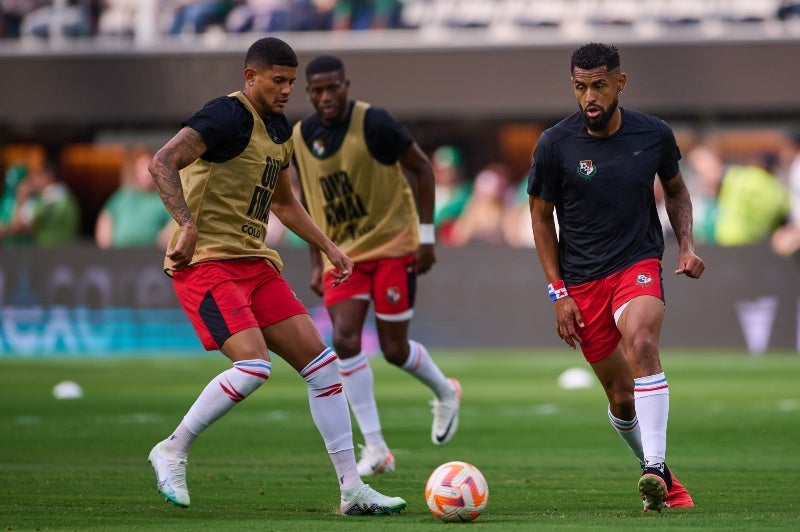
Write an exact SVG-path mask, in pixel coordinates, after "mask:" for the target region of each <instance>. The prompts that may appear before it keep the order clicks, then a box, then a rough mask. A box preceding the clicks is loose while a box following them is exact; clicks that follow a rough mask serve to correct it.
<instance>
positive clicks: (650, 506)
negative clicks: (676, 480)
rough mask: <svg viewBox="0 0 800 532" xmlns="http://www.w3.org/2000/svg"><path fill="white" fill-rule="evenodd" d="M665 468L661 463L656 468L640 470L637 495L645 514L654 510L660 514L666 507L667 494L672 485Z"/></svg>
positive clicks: (649, 467) (648, 467) (650, 467)
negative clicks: (639, 495)
mask: <svg viewBox="0 0 800 532" xmlns="http://www.w3.org/2000/svg"><path fill="white" fill-rule="evenodd" d="M666 467H667V466H666V465H664V464H663V463H662V464H660V465H659V466H658V467H652V466H647V467H644V468H643V469H642V476H641V477H640V478H639V493H640V494H641V495H642V505H643V507H644V511H645V512H647V511H649V510H655V511H657V512H659V513H660V512H661V510H662V509H663V508H664V507H665V506H666V502H667V493H668V492H669V489H670V487H671V484H672V479H671V478H669V476H668V475H669V472H668V470H666ZM665 470H666V471H665Z"/></svg>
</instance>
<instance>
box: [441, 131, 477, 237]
mask: <svg viewBox="0 0 800 532" xmlns="http://www.w3.org/2000/svg"><path fill="white" fill-rule="evenodd" d="M431 162H433V172H434V174H435V175H436V206H435V209H434V213H433V225H434V227H435V228H436V236H437V238H438V240H439V241H440V242H441V243H442V244H444V245H452V230H453V224H454V223H455V221H456V219H457V218H458V217H459V216H460V215H461V212H462V211H463V210H464V206H465V205H466V204H467V201H468V200H469V197H470V195H471V194H472V184H471V183H469V182H467V181H466V180H465V179H464V167H463V164H462V160H461V152H460V151H459V150H458V148H456V147H455V146H442V147H440V148H438V149H437V150H436V151H435V152H433V157H431Z"/></svg>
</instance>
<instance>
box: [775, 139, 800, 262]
mask: <svg viewBox="0 0 800 532" xmlns="http://www.w3.org/2000/svg"><path fill="white" fill-rule="evenodd" d="M789 140H790V141H791V149H792V153H793V155H792V160H791V163H790V166H789V171H788V175H787V176H786V178H787V183H788V185H789V219H788V221H787V223H785V224H784V225H782V226H780V227H779V228H778V229H776V230H775V232H774V233H773V235H772V238H771V244H772V249H773V250H774V251H775V253H778V254H779V255H784V256H787V257H788V256H789V255H794V254H795V253H797V252H798V250H800V129H798V130H797V131H794V132H793V133H792V134H791V135H790V139H789Z"/></svg>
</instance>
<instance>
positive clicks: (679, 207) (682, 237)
mask: <svg viewBox="0 0 800 532" xmlns="http://www.w3.org/2000/svg"><path fill="white" fill-rule="evenodd" d="M663 185H664V197H665V204H666V208H667V216H669V222H670V224H671V225H672V230H673V231H675V236H676V237H677V238H678V244H679V245H680V249H681V250H688V249H691V248H692V247H693V237H692V199H691V197H690V196H689V190H688V189H687V188H686V184H685V183H684V182H683V177H681V174H680V173H679V174H678V175H677V176H676V177H675V178H673V179H671V180H670V181H668V182H666V183H663Z"/></svg>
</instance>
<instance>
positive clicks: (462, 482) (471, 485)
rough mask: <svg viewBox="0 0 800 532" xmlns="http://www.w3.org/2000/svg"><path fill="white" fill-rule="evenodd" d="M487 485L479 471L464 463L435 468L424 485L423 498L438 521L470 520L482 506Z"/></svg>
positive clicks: (485, 496) (487, 491)
mask: <svg viewBox="0 0 800 532" xmlns="http://www.w3.org/2000/svg"><path fill="white" fill-rule="evenodd" d="M488 500H489V485H488V484H487V483H486V479H485V478H483V474H482V473H481V472H480V471H479V470H478V468H477V467H475V466H474V465H472V464H468V463H466V462H447V463H446V464H442V465H440V466H439V467H437V468H436V469H435V470H434V472H433V473H431V476H430V477H428V482H427V484H425V501H426V502H427V503H428V508H429V509H430V511H431V513H432V514H433V515H435V516H436V517H438V518H439V519H441V520H442V521H448V522H451V521H473V520H475V519H477V518H478V516H479V515H481V513H482V512H483V509H484V508H486V501H488Z"/></svg>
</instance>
